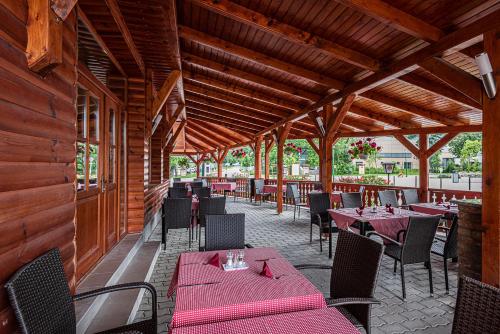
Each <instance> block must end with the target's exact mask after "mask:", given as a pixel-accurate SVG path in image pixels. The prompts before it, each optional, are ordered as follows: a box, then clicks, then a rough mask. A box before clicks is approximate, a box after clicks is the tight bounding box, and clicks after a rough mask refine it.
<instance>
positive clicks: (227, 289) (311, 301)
mask: <svg viewBox="0 0 500 334" xmlns="http://www.w3.org/2000/svg"><path fill="white" fill-rule="evenodd" d="M226 252H227V251H210V252H187V253H182V254H181V255H180V256H179V258H178V261H177V265H176V268H175V271H174V274H173V276H172V280H171V283H170V286H169V289H168V291H167V297H172V296H173V294H174V293H175V294H176V299H175V309H174V314H173V317H172V321H171V323H170V328H171V329H174V328H178V327H184V326H195V325H203V324H210V323H214V322H221V321H232V320H238V319H246V318H252V317H259V316H267V315H273V314H280V313H287V312H298V311H306V310H314V309H322V308H326V303H325V299H324V297H323V294H322V293H321V291H319V290H318V289H317V288H316V287H315V286H314V285H313V284H312V283H311V282H309V280H308V279H307V278H306V277H305V276H304V275H302V273H301V272H299V271H298V270H297V269H295V268H294V267H293V265H291V264H290V263H289V262H288V261H287V260H286V259H285V258H283V257H282V256H281V255H280V253H279V252H278V251H276V250H275V249H273V248H249V249H245V250H244V261H245V262H246V263H247V266H248V269H245V270H235V271H225V270H224V269H223V268H222V266H221V264H222V263H226V261H227V257H226ZM234 252H235V253H236V252H237V251H234ZM216 254H218V256H219V259H220V262H221V263H219V264H213V263H212V261H211V259H213V258H214V256H215V255H216ZM265 266H266V267H267V268H268V269H270V273H271V275H272V276H265V275H262V273H263V269H264V267H265ZM267 274H268V275H269V272H268V273H267Z"/></svg>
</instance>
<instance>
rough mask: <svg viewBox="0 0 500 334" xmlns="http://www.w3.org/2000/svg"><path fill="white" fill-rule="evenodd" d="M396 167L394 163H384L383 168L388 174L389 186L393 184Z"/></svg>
mask: <svg viewBox="0 0 500 334" xmlns="http://www.w3.org/2000/svg"><path fill="white" fill-rule="evenodd" d="M394 166H396V164H395V163H394V162H382V167H384V171H385V173H386V174H387V184H390V183H391V178H390V177H391V174H392V172H393V171H394Z"/></svg>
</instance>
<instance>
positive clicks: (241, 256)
mask: <svg viewBox="0 0 500 334" xmlns="http://www.w3.org/2000/svg"><path fill="white" fill-rule="evenodd" d="M244 258H245V252H244V251H243V250H242V249H240V250H239V251H238V258H237V259H238V267H243V260H244Z"/></svg>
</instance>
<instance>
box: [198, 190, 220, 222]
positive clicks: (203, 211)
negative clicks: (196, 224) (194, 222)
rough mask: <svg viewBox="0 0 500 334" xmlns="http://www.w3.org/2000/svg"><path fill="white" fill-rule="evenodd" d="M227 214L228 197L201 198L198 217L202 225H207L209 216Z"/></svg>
mask: <svg viewBox="0 0 500 334" xmlns="http://www.w3.org/2000/svg"><path fill="white" fill-rule="evenodd" d="M225 213H226V197H224V196H219V197H201V198H200V206H199V209H198V215H199V217H200V224H202V225H204V224H205V217H206V216H207V215H223V214H225Z"/></svg>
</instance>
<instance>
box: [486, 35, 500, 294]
mask: <svg viewBox="0 0 500 334" xmlns="http://www.w3.org/2000/svg"><path fill="white" fill-rule="evenodd" d="M484 50H485V51H486V52H487V53H488V56H489V58H490V62H491V66H492V68H493V72H494V73H495V79H496V83H497V95H496V97H495V98H494V99H492V100H490V99H489V98H488V97H487V96H486V93H484V91H483V203H482V204H483V208H482V210H483V220H482V227H483V231H484V232H483V239H482V240H483V245H482V252H483V260H482V281H483V282H485V283H488V284H491V285H494V286H496V287H498V286H499V285H500V269H499V266H500V159H499V157H500V146H499V145H498V134H499V133H500V92H499V89H498V87H499V85H500V30H496V31H489V32H487V33H485V34H484Z"/></svg>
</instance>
